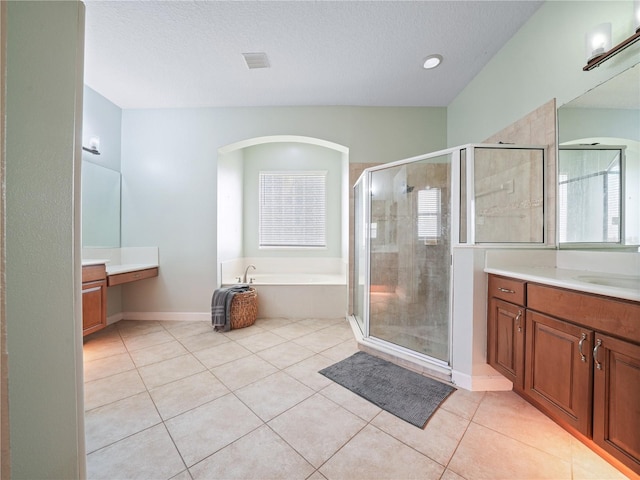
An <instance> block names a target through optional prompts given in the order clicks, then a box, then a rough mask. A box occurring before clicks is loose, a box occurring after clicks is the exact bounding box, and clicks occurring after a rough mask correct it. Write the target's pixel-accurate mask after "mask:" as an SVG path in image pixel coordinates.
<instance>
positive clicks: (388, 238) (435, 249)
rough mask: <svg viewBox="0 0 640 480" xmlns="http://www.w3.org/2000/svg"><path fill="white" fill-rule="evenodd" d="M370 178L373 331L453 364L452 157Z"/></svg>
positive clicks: (393, 168)
mask: <svg viewBox="0 0 640 480" xmlns="http://www.w3.org/2000/svg"><path fill="white" fill-rule="evenodd" d="M370 175H371V176H370V185H371V203H370V229H369V237H370V245H369V248H370V252H369V255H370V257H369V258H370V266H369V268H370V272H369V273H370V289H369V297H370V298H369V336H371V337H374V338H377V339H380V340H383V341H385V342H389V343H392V344H395V345H398V346H400V347H403V348H406V349H409V350H412V351H414V352H418V353H421V354H423V355H426V356H428V357H432V358H434V359H437V360H440V361H442V362H444V363H448V362H449V323H450V322H449V318H450V315H449V310H450V296H449V291H450V254H451V246H450V243H451V240H450V230H451V229H450V211H451V208H450V203H451V202H450V197H451V194H450V185H451V155H450V154H446V155H442V156H437V157H433V158H427V159H424V160H418V161H412V162H410V163H405V164H401V165H396V166H390V167H388V168H380V169H376V170H373V171H371V173H370Z"/></svg>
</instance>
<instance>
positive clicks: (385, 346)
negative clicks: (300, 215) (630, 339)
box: [350, 144, 555, 378]
mask: <svg viewBox="0 0 640 480" xmlns="http://www.w3.org/2000/svg"><path fill="white" fill-rule="evenodd" d="M477 148H482V149H508V150H539V151H540V152H541V175H542V182H541V184H542V199H543V208H542V225H541V228H542V232H541V241H535V242H518V243H503V242H491V243H489V242H476V228H475V218H476V202H475V184H474V179H475V168H474V163H475V155H474V153H475V149H477ZM462 152H464V153H465V157H464V159H463V157H462ZM447 155H449V156H450V168H451V170H450V185H449V188H450V198H449V201H450V209H451V210H450V218H451V220H450V225H449V228H450V239H451V240H450V242H449V246H448V247H449V256H450V262H449V295H448V300H447V301H448V312H449V313H448V335H447V337H448V359H447V360H445V361H443V360H439V359H437V358H433V357H430V356H428V355H425V354H423V353H420V352H416V351H413V350H410V349H408V348H405V347H403V346H400V345H397V344H394V343H391V342H388V341H385V340H382V339H379V338H376V337H372V336H371V335H370V333H371V332H370V324H369V319H370V313H371V312H370V305H371V290H370V287H371V228H370V224H369V221H370V219H371V195H369V194H368V193H369V192H370V189H371V177H372V173H374V172H378V171H381V170H385V169H390V168H394V167H399V166H403V165H408V164H411V163H415V162H419V161H423V160H428V159H432V158H436V157H443V156H447ZM546 158H547V146H542V145H515V144H466V145H461V146H456V147H451V148H447V149H444V150H439V151H436V152H431V153H428V154H423V155H418V156H415V157H410V158H407V159H403V160H398V161H394V162H390V163H386V164H382V165H376V166H372V167H369V168H367V169H365V170H364V171H363V172H362V174H361V175H360V177H359V178H358V180H357V181H356V183H355V184H354V186H353V188H354V240H353V248H354V270H353V276H352V278H351V281H352V282H353V293H352V306H353V309H352V312H350V320H352V321H353V322H354V331H355V333H356V337H357V339H358V341H359V343H361V344H362V345H364V346H365V347H371V348H373V349H375V350H378V351H380V352H382V353H386V354H388V355H392V356H394V357H396V358H399V359H400V360H408V361H409V362H411V363H413V364H415V365H417V366H418V367H422V368H426V369H428V370H429V371H430V373H433V374H436V375H441V376H443V377H445V378H450V376H451V372H452V369H453V368H454V365H453V359H454V351H455V350H454V349H455V345H454V330H455V328H454V327H456V326H455V325H454V322H453V319H454V312H455V301H456V298H455V292H454V269H453V262H454V250H455V249H456V248H458V247H471V248H473V247H483V248H496V247H498V248H505V247H506V248H509V247H516V248H527V247H537V248H545V247H549V246H553V247H555V245H550V243H549V238H548V232H547V217H548V212H547V208H546V194H547V171H546V170H547V166H546ZM463 167H464V171H465V181H464V185H462V182H461V175H462V168H463ZM463 187H464V190H465V192H466V197H465V199H464V201H463V200H462V199H461V193H462V188H463ZM358 188H361V189H362V191H360V192H359V191H358ZM358 194H359V195H360V199H359V201H360V202H361V205H360V208H361V211H360V214H361V215H362V219H364V220H363V222H364V223H363V225H362V227H363V228H362V231H358V229H357V228H356V227H357V222H358V218H357V217H358V214H359V212H358V211H357V202H358V199H357V198H356V197H357V196H358ZM463 207H464V208H465V209H466V219H465V223H464V227H465V229H466V238H465V239H464V241H463V240H461V238H460V231H461V228H460V227H461V223H460V222H461V209H462V208H463ZM358 235H363V239H362V240H363V245H362V247H363V248H362V249H361V250H362V251H361V252H359V251H360V248H359V246H358ZM359 253H361V254H362V256H363V257H364V259H362V258H361V259H358V258H357V257H358V255H359ZM363 261H364V266H362V265H361V262H363ZM356 267H358V268H356ZM363 267H364V268H363ZM359 270H361V271H359ZM359 275H361V276H363V277H364V284H362V285H361V284H360V282H359ZM360 287H363V288H362V292H360ZM360 293H362V298H360V299H359V300H358V298H357V297H358V295H359V294H360ZM458 300H459V299H458ZM358 307H360V309H361V311H360V312H358V311H357V310H358ZM359 314H360V315H361V316H362V318H358V317H359Z"/></svg>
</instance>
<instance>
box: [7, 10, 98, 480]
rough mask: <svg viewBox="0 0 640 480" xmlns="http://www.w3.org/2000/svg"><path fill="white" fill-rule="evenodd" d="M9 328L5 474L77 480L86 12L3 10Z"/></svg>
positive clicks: (80, 470)
mask: <svg viewBox="0 0 640 480" xmlns="http://www.w3.org/2000/svg"><path fill="white" fill-rule="evenodd" d="M7 10H8V11H7V20H8V22H7V23H8V25H7V29H8V32H7V33H8V37H7V105H6V172H5V180H6V285H7V289H6V305H7V310H6V318H7V349H8V352H9V362H8V363H9V381H8V390H9V422H10V435H11V440H10V441H11V475H12V478H14V479H38V478H49V479H53V478H58V479H72V478H81V477H83V476H84V464H85V452H84V424H83V418H84V417H83V414H84V412H83V407H82V405H83V403H82V394H83V392H82V385H83V383H82V351H81V349H82V333H81V322H80V321H79V318H80V315H81V307H80V305H81V303H80V248H79V247H80V242H79V240H80V235H79V231H78V230H77V229H76V225H79V215H78V213H79V212H78V211H77V210H76V209H75V206H74V204H75V197H74V193H75V191H77V190H76V189H77V188H78V187H79V172H78V170H77V168H78V167H79V165H80V163H79V162H80V150H79V145H78V144H76V138H78V139H79V134H80V122H79V119H81V117H82V111H81V105H82V103H81V102H82V57H83V34H84V5H82V4H81V3H78V2H9V4H8V9H7Z"/></svg>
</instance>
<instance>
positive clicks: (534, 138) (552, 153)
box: [484, 98, 557, 245]
mask: <svg viewBox="0 0 640 480" xmlns="http://www.w3.org/2000/svg"><path fill="white" fill-rule="evenodd" d="M556 127H557V125H556V100H555V98H554V99H552V100H549V101H548V102H547V103H545V104H543V105H541V106H540V107H538V108H537V109H535V110H534V111H533V112H531V113H529V114H528V115H525V116H524V117H522V118H521V119H520V120H518V121H516V122H514V123H512V124H511V125H509V126H508V127H506V128H504V129H503V130H501V131H499V132H498V133H496V134H495V135H492V136H491V137H489V138H487V139H486V140H485V142H484V143H499V142H503V143H517V144H520V145H546V146H547V150H546V152H545V155H546V164H545V197H546V198H545V200H546V202H545V210H546V214H547V219H546V229H545V230H546V232H545V233H546V237H545V241H546V242H547V243H549V244H552V245H555V244H556V243H557V242H556V190H557V189H556V185H557V179H556V161H557V160H556V139H557V134H556Z"/></svg>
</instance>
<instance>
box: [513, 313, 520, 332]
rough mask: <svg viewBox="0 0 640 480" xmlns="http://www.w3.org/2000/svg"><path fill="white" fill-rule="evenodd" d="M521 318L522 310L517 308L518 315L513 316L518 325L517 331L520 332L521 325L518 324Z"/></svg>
mask: <svg viewBox="0 0 640 480" xmlns="http://www.w3.org/2000/svg"><path fill="white" fill-rule="evenodd" d="M521 318H522V310H518V315H516V318H515V320H514V321H515V322H516V325H517V326H518V331H519V332H521V331H522V326H521V325H520V319H521Z"/></svg>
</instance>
